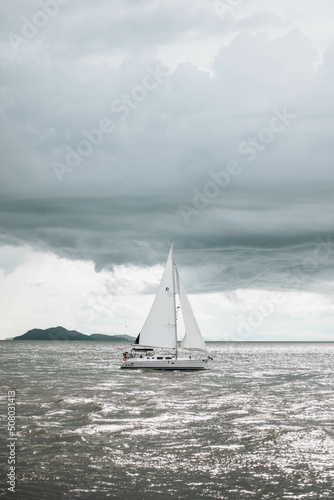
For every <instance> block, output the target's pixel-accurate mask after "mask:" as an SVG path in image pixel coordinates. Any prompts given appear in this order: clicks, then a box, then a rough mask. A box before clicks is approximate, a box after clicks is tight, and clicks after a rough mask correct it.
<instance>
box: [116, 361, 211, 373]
mask: <svg viewBox="0 0 334 500" xmlns="http://www.w3.org/2000/svg"><path fill="white" fill-rule="evenodd" d="M208 361H209V360H208V359H189V358H177V359H176V358H173V359H154V358H151V359H150V358H130V359H128V360H127V361H124V362H123V363H122V364H121V368H128V369H139V368H150V369H151V370H205V369H206V368H208Z"/></svg>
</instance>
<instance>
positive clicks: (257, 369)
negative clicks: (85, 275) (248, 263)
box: [0, 341, 334, 500]
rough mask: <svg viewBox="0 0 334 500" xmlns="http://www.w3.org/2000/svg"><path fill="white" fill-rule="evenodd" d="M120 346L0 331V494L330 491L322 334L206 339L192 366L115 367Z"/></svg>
mask: <svg viewBox="0 0 334 500" xmlns="http://www.w3.org/2000/svg"><path fill="white" fill-rule="evenodd" d="M124 347H125V346H124V344H123V345H121V344H113V343H104V342H96V343H88V342H87V343H85V342H32V341H30V342H29V341H26V342H10V341H8V342H1V345H0V348H1V358H2V359H1V364H0V375H1V378H0V379H1V387H2V388H1V406H2V408H3V409H4V412H3V411H2V412H1V413H5V414H6V411H7V409H6V407H7V391H8V390H15V395H16V396H15V397H16V412H17V420H16V429H15V431H16V437H17V441H16V464H15V466H16V492H15V494H13V493H11V492H9V491H8V490H7V486H8V485H6V477H5V475H6V474H7V473H8V467H9V466H8V464H7V455H8V452H7V448H6V445H7V442H8V441H7V437H8V436H7V434H8V433H7V427H6V425H7V424H6V421H5V420H2V424H1V425H2V429H1V433H0V436H1V443H0V446H1V450H0V457H1V462H2V464H1V469H2V484H1V488H2V489H1V493H0V496H1V497H4V498H15V499H20V500H21V499H22V500H30V499H31V500H32V499H33V500H35V499H36V500H37V499H62V500H70V499H86V500H87V499H92V500H93V499H94V500H95V499H101V500H103V499H107V498H114V499H125V500H128V499H129V500H130V499H131V500H141V499H143V500H146V499H152V500H155V499H157V500H163V499H166V500H167V499H170V498H175V499H189V500H190V499H191V500H200V499H206V500H210V499H236V500H239V499H279V500H283V499H298V500H299V499H322V498H328V499H333V498H334V394H333V382H334V344H331V343H211V344H210V343H209V344H208V347H209V350H210V355H211V356H212V357H213V358H214V360H213V362H212V363H211V365H210V369H209V370H206V371H204V372H164V371H161V372H160V371H145V370H139V371H127V370H120V369H119V365H120V363H121V359H122V351H123V349H124ZM3 466H4V467H3Z"/></svg>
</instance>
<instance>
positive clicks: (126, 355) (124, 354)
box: [123, 351, 129, 361]
mask: <svg viewBox="0 0 334 500" xmlns="http://www.w3.org/2000/svg"><path fill="white" fill-rule="evenodd" d="M128 357H129V356H128V352H127V351H126V352H123V361H127V360H128Z"/></svg>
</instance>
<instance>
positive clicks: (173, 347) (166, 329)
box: [121, 241, 212, 370]
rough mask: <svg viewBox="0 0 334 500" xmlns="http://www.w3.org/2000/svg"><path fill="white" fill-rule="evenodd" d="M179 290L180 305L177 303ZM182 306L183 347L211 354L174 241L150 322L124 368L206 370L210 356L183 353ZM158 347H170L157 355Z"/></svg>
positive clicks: (139, 337)
mask: <svg viewBox="0 0 334 500" xmlns="http://www.w3.org/2000/svg"><path fill="white" fill-rule="evenodd" d="M176 290H177V291H178V294H179V301H180V306H179V307H177V305H176ZM179 308H181V312H182V316H183V322H184V326H185V335H184V338H183V340H182V342H181V345H180V347H181V349H186V350H190V351H199V352H202V353H207V348H206V345H205V342H204V340H203V337H202V334H201V331H200V329H199V327H198V324H197V321H196V318H195V316H194V313H193V310H192V308H191V305H190V303H189V300H188V297H187V295H186V293H185V290H184V288H183V285H182V283H181V280H180V276H179V273H178V270H177V267H176V265H175V262H174V249H173V241H171V246H170V250H169V254H168V259H167V262H166V267H165V270H164V273H163V276H162V279H161V283H160V286H159V289H158V292H157V294H156V297H155V299H154V302H153V305H152V308H151V310H150V312H149V315H148V316H147V318H146V321H145V323H144V325H143V327H142V329H141V331H140V333H139V335H138V336H137V338H136V340H135V341H134V343H133V344H132V345H133V347H132V350H131V352H130V353H129V352H124V353H123V363H122V364H121V368H130V369H131V368H132V369H135V368H151V369H155V370H204V369H205V368H207V367H208V361H209V359H212V358H210V357H209V356H206V357H204V356H201V357H198V358H193V357H192V356H191V355H188V357H180V356H179V346H178V340H177V313H178V310H179ZM155 349H164V350H166V349H167V350H168V351H169V352H168V354H156V353H155Z"/></svg>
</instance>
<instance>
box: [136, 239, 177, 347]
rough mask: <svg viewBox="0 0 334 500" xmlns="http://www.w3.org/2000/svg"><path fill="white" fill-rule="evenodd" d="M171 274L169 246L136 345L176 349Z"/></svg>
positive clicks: (171, 250) (171, 255)
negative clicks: (163, 269)
mask: <svg viewBox="0 0 334 500" xmlns="http://www.w3.org/2000/svg"><path fill="white" fill-rule="evenodd" d="M173 273H174V263H173V248H172V246H171V249H170V251H169V254H168V259H167V263H166V267H165V271H164V274H163V276H162V280H161V283H160V286H159V290H158V293H157V295H156V297H155V300H154V302H153V305H152V308H151V310H150V313H149V315H148V316H147V319H146V321H145V323H144V326H143V328H142V329H141V332H140V334H139V338H138V341H137V340H136V344H138V345H141V346H150V347H169V348H172V349H175V348H176V334H175V332H176V324H175V302H174V301H175V297H174V293H175V284H174V276H173Z"/></svg>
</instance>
